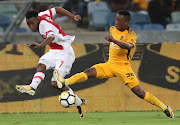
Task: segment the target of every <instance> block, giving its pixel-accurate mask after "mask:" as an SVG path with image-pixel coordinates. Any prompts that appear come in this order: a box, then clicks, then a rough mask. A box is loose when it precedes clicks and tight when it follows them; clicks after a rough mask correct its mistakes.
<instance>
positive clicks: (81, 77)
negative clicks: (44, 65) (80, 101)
mask: <svg viewBox="0 0 180 125" xmlns="http://www.w3.org/2000/svg"><path fill="white" fill-rule="evenodd" d="M87 79H88V76H87V75H86V73H84V72H81V73H77V74H75V75H73V76H71V77H70V78H69V79H65V85H66V86H67V85H71V84H74V83H80V82H84V81H86V80H87Z"/></svg>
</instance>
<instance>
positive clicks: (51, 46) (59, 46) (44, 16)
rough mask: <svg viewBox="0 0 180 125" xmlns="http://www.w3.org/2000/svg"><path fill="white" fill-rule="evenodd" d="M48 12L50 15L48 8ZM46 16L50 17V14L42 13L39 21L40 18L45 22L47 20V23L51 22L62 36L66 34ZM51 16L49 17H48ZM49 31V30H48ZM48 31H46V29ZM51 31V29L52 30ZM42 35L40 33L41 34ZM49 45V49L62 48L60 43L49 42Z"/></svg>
mask: <svg viewBox="0 0 180 125" xmlns="http://www.w3.org/2000/svg"><path fill="white" fill-rule="evenodd" d="M49 12H50V15H51V12H52V11H50V10H49ZM46 17H50V16H48V15H47V14H44V15H42V16H40V22H41V21H42V20H45V21H46V22H48V23H50V24H52V25H53V26H55V27H56V28H57V29H58V30H59V34H62V35H63V36H66V35H67V34H66V33H65V32H64V31H63V30H62V29H61V28H60V27H59V26H58V25H57V24H56V23H55V22H54V21H53V20H48V19H47V18H46ZM50 18H51V17H50ZM50 31H51V30H50ZM47 32H48V31H47ZM52 32H53V31H52ZM41 36H42V35H41ZM46 36H47V34H46ZM42 38H43V36H42ZM49 46H50V48H51V49H60V50H63V49H64V48H63V46H62V45H58V44H57V43H52V42H51V43H50V44H49Z"/></svg>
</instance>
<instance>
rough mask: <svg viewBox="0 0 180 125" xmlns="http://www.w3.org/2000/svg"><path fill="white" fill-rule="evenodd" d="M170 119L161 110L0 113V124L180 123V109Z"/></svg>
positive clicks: (143, 124)
mask: <svg viewBox="0 0 180 125" xmlns="http://www.w3.org/2000/svg"><path fill="white" fill-rule="evenodd" d="M174 114H175V118H174V119H170V118H167V117H166V116H165V114H164V113H163V112H160V111H147V112H141V111H140V112H105V113H104V112H93V113H91V112H89V113H87V114H86V117H85V118H84V119H80V118H79V114H78V113H17V114H16V113H12V114H0V125H180V111H175V112H174Z"/></svg>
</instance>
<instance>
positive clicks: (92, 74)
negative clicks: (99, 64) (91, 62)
mask: <svg viewBox="0 0 180 125" xmlns="http://www.w3.org/2000/svg"><path fill="white" fill-rule="evenodd" d="M84 73H86V74H87V76H88V77H96V75H97V72H96V69H95V68H94V67H91V68H88V69H86V70H85V71H84Z"/></svg>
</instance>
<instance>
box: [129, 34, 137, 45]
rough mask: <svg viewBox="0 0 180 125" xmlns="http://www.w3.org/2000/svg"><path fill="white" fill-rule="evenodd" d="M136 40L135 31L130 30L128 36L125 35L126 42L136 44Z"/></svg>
mask: <svg viewBox="0 0 180 125" xmlns="http://www.w3.org/2000/svg"><path fill="white" fill-rule="evenodd" d="M136 40H137V35H136V33H135V32H134V31H133V32H131V33H130V34H129V35H128V37H127V42H128V43H132V44H133V45H135V44H136Z"/></svg>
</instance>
